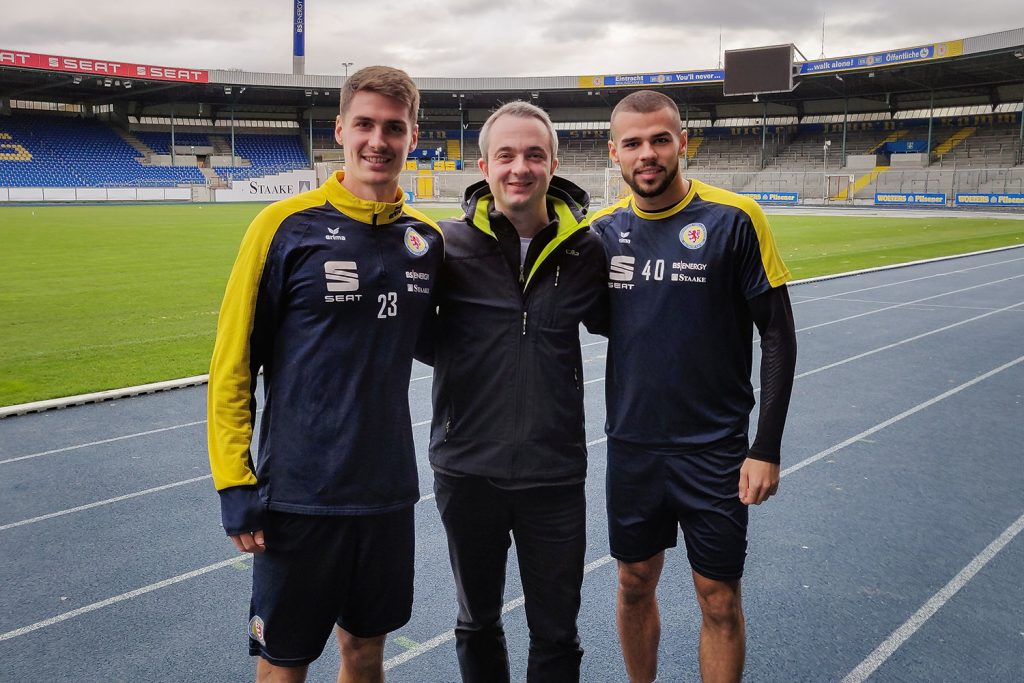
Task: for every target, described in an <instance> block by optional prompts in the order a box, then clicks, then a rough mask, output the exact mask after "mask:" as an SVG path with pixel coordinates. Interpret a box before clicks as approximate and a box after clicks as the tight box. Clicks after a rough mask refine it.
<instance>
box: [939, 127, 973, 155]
mask: <svg viewBox="0 0 1024 683" xmlns="http://www.w3.org/2000/svg"><path fill="white" fill-rule="evenodd" d="M977 130H978V128H977V126H966V127H964V128H961V129H960V130H958V131H956V132H955V133H953V134H952V135H951V136H949V139H948V140H946V141H945V142H943V143H942V144H941V145H939V146H938V147H936V148H935V149H934V150H933V151H932V157H933V158H936V159H938V158H941V157H944V156H945V155H947V154H949V153H950V152H951V151H953V150H954V149H955V148H957V147H959V146H960V145H961V144H963V142H964V140H966V139H967V138H969V137H971V136H972V135H974V133H975V132H977Z"/></svg>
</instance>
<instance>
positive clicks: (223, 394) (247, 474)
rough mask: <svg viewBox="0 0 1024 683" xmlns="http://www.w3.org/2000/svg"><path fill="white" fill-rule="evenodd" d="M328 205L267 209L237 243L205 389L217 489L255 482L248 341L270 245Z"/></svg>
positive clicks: (301, 203) (301, 199)
mask: <svg viewBox="0 0 1024 683" xmlns="http://www.w3.org/2000/svg"><path fill="white" fill-rule="evenodd" d="M326 202H327V197H326V195H325V193H324V192H323V191H322V190H320V189H316V190H312V191H310V192H304V193H302V194H300V195H296V196H295V197H290V198H288V199H285V200H282V201H280V202H276V203H274V204H271V205H270V206H268V207H267V208H265V209H264V210H263V211H261V212H260V213H259V215H257V216H256V218H254V219H253V221H252V223H251V224H250V225H249V229H248V230H246V232H245V236H244V237H243V238H242V244H241V247H240V248H239V251H238V257H237V258H236V259H235V264H234V266H233V267H232V269H231V275H230V276H229V278H228V283H227V288H226V289H225V292H224V301H223V303H222V304H221V307H220V315H219V317H218V319H217V339H216V341H215V342H214V346H213V357H212V359H211V361H210V381H209V385H208V387H207V418H208V424H207V440H208V445H209V451H210V467H211V469H212V471H213V482H214V485H215V486H216V488H217V490H218V491H220V490H222V489H226V488H230V487H232V486H243V485H249V484H255V483H256V474H255V472H254V471H253V469H252V460H251V458H250V453H249V447H250V444H251V443H252V423H253V418H254V417H255V416H254V415H253V412H252V405H253V402H252V386H253V384H252V380H253V376H252V372H253V371H254V370H255V368H251V367H250V360H251V348H250V336H251V334H252V330H253V326H254V324H255V317H256V299H257V297H258V295H259V286H260V279H261V278H262V277H263V269H264V266H265V264H266V260H267V252H268V251H269V249H270V244H271V242H272V241H273V239H274V235H276V234H277V230H278V228H279V227H280V226H281V223H282V222H284V220H285V219H287V218H288V217H289V216H291V215H292V214H294V213H297V212H299V211H303V210H305V209H308V208H312V207H314V206H321V205H323V204H325V203H326Z"/></svg>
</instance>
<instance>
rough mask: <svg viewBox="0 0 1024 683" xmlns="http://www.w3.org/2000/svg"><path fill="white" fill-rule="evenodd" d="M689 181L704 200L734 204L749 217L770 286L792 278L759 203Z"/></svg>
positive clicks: (781, 283)
mask: <svg viewBox="0 0 1024 683" xmlns="http://www.w3.org/2000/svg"><path fill="white" fill-rule="evenodd" d="M690 182H691V183H693V184H694V185H695V186H696V189H697V194H699V195H700V196H701V198H702V199H704V200H705V201H709V202H714V203H716V204H725V205H727V206H734V207H736V208H737V209H739V210H740V211H742V212H743V213H745V214H747V216H749V217H750V222H751V224H753V226H754V232H755V233H756V234H757V242H758V244H759V245H760V247H761V263H762V265H763V266H764V272H765V275H766V276H767V277H768V283H769V284H770V285H771V286H772V287H779V286H780V285H784V284H785V283H787V282H789V281H790V280H791V279H792V278H793V276H792V275H791V274H790V272H789V268H787V267H786V264H785V263H783V261H782V256H781V255H780V254H779V248H778V246H777V245H776V244H775V236H774V235H773V234H772V228H771V226H770V225H769V224H768V217H767V216H765V214H764V209H762V208H761V205H760V204H758V203H757V202H756V201H754V200H753V199H751V198H750V197H746V196H744V195H741V194H736V193H735V192H730V191H729V190H723V189H721V188H718V187H713V186H711V185H707V184H705V183H702V182H700V181H699V180H691V181H690Z"/></svg>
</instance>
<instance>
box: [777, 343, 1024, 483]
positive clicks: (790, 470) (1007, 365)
mask: <svg viewBox="0 0 1024 683" xmlns="http://www.w3.org/2000/svg"><path fill="white" fill-rule="evenodd" d="M1021 361H1024V356H1018V357H1017V358H1016V359H1015V360H1011V361H1010V362H1009V363H1004V364H1003V365H1000V366H999V367H998V368H996V369H995V370H989V371H988V372H986V373H984V374H982V375H978V376H977V377H975V378H974V379H972V380H968V381H966V382H964V383H963V384H961V385H959V386H956V387H953V388H952V389H950V390H949V391H944V392H942V393H941V394H939V395H938V396H934V397H932V398H930V399H928V400H927V401H925V402H924V403H918V404H917V405H916V406H914V407H913V408H910V409H908V410H904V411H903V412H902V413H900V414H899V415H896V416H895V417H891V418H889V419H888V420H886V421H884V422H879V423H878V424H876V425H875V426H874V427H871V428H870V429H865V430H864V431H863V432H861V433H860V434H857V435H855V436H851V437H850V438H849V439H847V440H846V441H843V442H841V443H838V444H836V445H835V446H832V448H828V449H826V450H824V451H821V452H820V453H816V454H815V455H812V456H811V457H809V458H807V459H806V460H801V461H800V462H798V463H796V464H795V465H790V466H789V467H787V468H786V469H784V470H782V475H781V476H786V475H787V474H792V473H793V472H796V471H797V470H800V469H803V468H804V467H807V466H808V465H810V464H812V463H815V462H817V461H819V460H821V459H822V458H826V457H828V456H830V455H832V454H833V453H835V452H836V451H839V450H842V449H843V448H846V447H847V446H849V445H850V444H852V443H856V442H858V441H860V440H861V439H863V438H865V437H868V436H871V435H872V434H874V433H875V432H878V431H881V430H883V429H885V428H886V427H889V426H891V425H893V424H896V423H897V422H899V421H900V420H903V419H905V418H908V417H910V416H911V415H913V414H915V413H919V412H921V411H922V410H924V409H925V408H927V407H929V406H933V405H935V404H936V403H938V402H939V401H944V400H945V399H947V398H949V397H950V396H953V395H955V394H958V393H960V392H961V391H963V390H964V389H967V388H968V387H972V386H974V385H975V384H977V383H978V382H983V381H985V380H986V379H988V378H989V377H992V376H993V375H997V374H999V373H1000V372H1002V371H1003V370H1006V369H1008V368H1012V367H1013V366H1014V365H1016V364H1017V363H1020V362H1021Z"/></svg>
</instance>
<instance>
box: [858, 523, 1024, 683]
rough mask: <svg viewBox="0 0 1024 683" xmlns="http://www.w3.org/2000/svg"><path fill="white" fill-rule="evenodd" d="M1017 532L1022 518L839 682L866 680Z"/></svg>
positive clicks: (859, 682)
mask: <svg viewBox="0 0 1024 683" xmlns="http://www.w3.org/2000/svg"><path fill="white" fill-rule="evenodd" d="M1021 530H1024V515H1021V516H1020V517H1018V518H1017V521H1016V522H1014V523H1013V524H1011V525H1010V526H1009V527H1008V528H1007V529H1006V530H1005V531H1004V532H1003V533H1001V534H1000V535H999V538H997V539H996V540H994V541H992V542H991V543H989V545H988V547H987V548H985V549H984V550H982V551H981V553H980V554H978V555H977V556H976V557H975V558H974V559H973V560H971V561H970V562H969V563H968V564H967V566H966V567H964V568H963V569H961V570H960V573H958V574H957V575H956V576H954V577H953V579H952V580H951V581H950V582H949V583H947V584H946V585H945V586H943V587H942V589H941V590H939V592H938V593H936V594H935V595H933V596H932V597H931V598H930V599H929V600H928V602H926V603H924V605H922V606H921V609H919V610H917V611H916V612H914V614H913V615H912V616H911V617H910V618H909V619H907V620H906V621H905V622H903V625H902V626H900V627H899V628H898V629H896V630H895V631H893V632H892V633H891V634H890V635H889V637H888V638H886V639H885V641H884V642H883V643H882V644H881V645H879V646H878V647H876V648H875V650H874V652H872V653H871V654H869V655H868V656H867V658H866V659H865V660H864V661H863V662H861V663H860V664H859V665H858V666H857V668H856V669H854V670H853V671H851V672H850V673H848V674H846V676H845V677H844V678H843V680H842V683H863V681H865V680H867V678H868V677H869V676H870V675H871V674H872V673H874V672H875V671H876V670H877V669H878V667H880V666H882V664H884V663H885V661H886V660H887V659H889V657H891V656H892V655H893V653H894V652H896V650H898V649H899V647H900V646H901V645H903V643H905V642H906V641H907V639H909V638H910V637H911V636H912V635H914V633H916V632H917V630H918V629H919V628H921V627H922V626H923V625H924V623H925V622H926V621H928V620H929V619H931V618H932V617H933V616H934V615H935V613H936V612H938V611H939V610H940V609H941V608H942V607H943V605H945V604H946V603H947V602H949V601H950V599H951V598H952V597H953V596H954V595H956V594H957V592H958V591H959V590H960V589H961V588H963V587H964V586H966V585H967V583H968V582H969V581H970V580H971V579H973V578H974V576H975V575H976V574H977V573H978V572H979V571H981V569H982V567H984V566H985V565H986V564H988V563H989V561H990V560H992V558H994V557H995V556H996V555H997V554H998V553H999V551H1000V550H1002V549H1003V548H1005V547H1006V546H1007V544H1009V543H1010V541H1012V540H1013V539H1014V537H1015V536H1017V534H1019V533H1020V532H1021Z"/></svg>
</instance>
